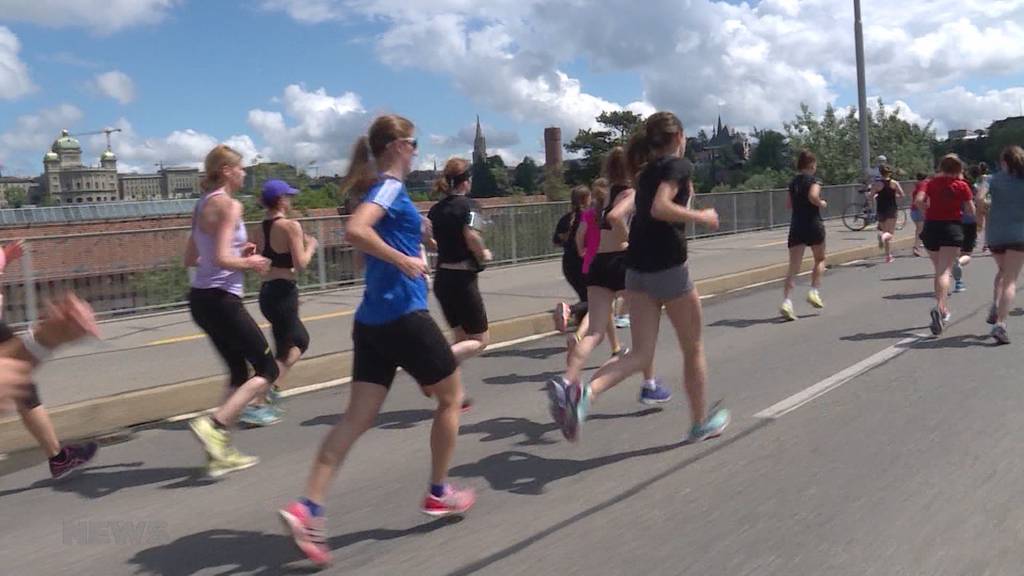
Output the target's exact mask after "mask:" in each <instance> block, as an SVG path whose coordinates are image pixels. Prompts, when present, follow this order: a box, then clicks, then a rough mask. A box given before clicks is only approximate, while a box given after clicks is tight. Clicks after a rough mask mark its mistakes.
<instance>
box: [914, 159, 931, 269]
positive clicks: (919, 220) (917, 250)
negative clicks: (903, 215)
mask: <svg viewBox="0 0 1024 576" xmlns="http://www.w3.org/2000/svg"><path fill="white" fill-rule="evenodd" d="M926 186H928V175H927V174H925V173H924V172H918V173H917V184H916V185H915V186H914V198H917V196H918V195H919V194H921V193H922V192H924V189H925V187H926ZM910 220H911V221H912V222H913V223H914V256H917V257H918V258H920V257H921V256H922V255H923V254H922V253H921V248H922V247H923V245H922V244H921V232H922V231H923V230H924V211H923V210H921V209H920V208H919V207H918V206H917V202H913V201H912V202H911V203H910Z"/></svg>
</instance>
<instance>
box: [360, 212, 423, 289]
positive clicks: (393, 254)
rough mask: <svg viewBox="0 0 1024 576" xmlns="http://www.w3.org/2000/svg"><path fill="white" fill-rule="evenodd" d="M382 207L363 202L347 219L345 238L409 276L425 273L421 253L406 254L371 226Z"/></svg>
mask: <svg viewBox="0 0 1024 576" xmlns="http://www.w3.org/2000/svg"><path fill="white" fill-rule="evenodd" d="M384 213H385V210H384V207H383V206H381V205H380V204H376V203H373V202H363V203H362V204H360V205H359V207H358V208H356V211H355V213H353V214H352V217H351V218H350V219H349V221H348V229H346V230H345V240H346V241H347V242H348V243H349V244H351V245H352V247H353V248H355V249H356V250H359V251H360V252H365V253H367V254H369V255H371V256H373V257H375V258H378V259H380V260H383V261H385V262H388V263H389V264H391V265H393V266H395V267H396V268H398V269H399V270H401V271H402V273H403V274H405V275H406V276H409V277H410V278H416V277H419V276H426V275H427V265H426V264H424V262H423V257H422V255H416V256H406V255H405V254H402V253H401V252H399V251H398V250H395V249H394V248H392V247H391V246H388V243H387V242H385V241H384V239H383V238H381V237H380V235H378V234H377V231H376V230H374V229H373V227H374V226H375V225H376V224H377V222H379V221H380V219H381V218H383V217H384Z"/></svg>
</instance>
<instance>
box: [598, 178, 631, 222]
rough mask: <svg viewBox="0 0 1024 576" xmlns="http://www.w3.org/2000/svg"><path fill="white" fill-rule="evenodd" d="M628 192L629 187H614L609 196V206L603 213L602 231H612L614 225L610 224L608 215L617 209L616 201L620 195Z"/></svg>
mask: <svg viewBox="0 0 1024 576" xmlns="http://www.w3.org/2000/svg"><path fill="white" fill-rule="evenodd" d="M626 190H629V186H624V185H622V184H616V185H615V186H612V190H611V194H609V195H608V205H607V206H605V207H604V210H602V211H601V229H602V230H611V229H612V225H611V224H609V223H608V214H610V213H611V211H612V208H615V200H617V199H618V197H619V194H622V193H623V192H625V191H626Z"/></svg>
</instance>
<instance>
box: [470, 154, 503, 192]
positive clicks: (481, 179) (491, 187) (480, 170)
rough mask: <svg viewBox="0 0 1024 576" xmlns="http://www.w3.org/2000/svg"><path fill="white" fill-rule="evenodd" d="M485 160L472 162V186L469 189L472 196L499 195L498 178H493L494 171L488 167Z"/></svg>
mask: <svg viewBox="0 0 1024 576" xmlns="http://www.w3.org/2000/svg"><path fill="white" fill-rule="evenodd" d="M489 163H490V160H489V159H488V161H487V162H477V163H474V164H473V168H472V175H473V187H472V189H471V190H470V195H471V196H473V197H474V198H493V197H495V196H499V195H500V193H499V190H498V180H497V178H495V173H494V172H493V171H492V170H491V169H490V166H488V164H489Z"/></svg>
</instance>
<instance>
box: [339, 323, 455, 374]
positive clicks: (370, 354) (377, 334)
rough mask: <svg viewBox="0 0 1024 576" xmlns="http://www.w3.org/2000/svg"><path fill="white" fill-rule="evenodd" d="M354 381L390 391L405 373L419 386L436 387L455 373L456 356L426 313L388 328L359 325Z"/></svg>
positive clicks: (356, 327) (355, 330)
mask: <svg viewBox="0 0 1024 576" xmlns="http://www.w3.org/2000/svg"><path fill="white" fill-rule="evenodd" d="M352 344H353V351H352V354H353V359H352V380H353V381H356V382H369V383H371V384H380V385H381V386H384V387H385V388H391V383H392V382H394V380H395V373H396V372H397V371H398V369H399V368H401V369H403V370H405V371H406V372H408V373H409V375H410V376H412V377H413V379H414V380H416V382H418V383H419V385H420V386H433V385H434V384H437V383H438V382H440V381H442V380H444V379H445V378H448V377H449V376H451V375H452V374H454V373H455V369H456V364H455V356H454V355H452V349H451V346H450V345H449V344H448V341H447V340H445V338H444V334H442V333H441V329H440V328H438V327H437V323H435V322H434V319H433V318H431V317H430V313H429V312H427V311H426V310H419V311H417V312H410V313H409V314H406V315H405V316H401V317H399V318H398V319H396V320H392V321H391V322H388V323H387V324H379V325H370V324H362V323H360V322H356V323H355V325H354V326H353V327H352Z"/></svg>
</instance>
